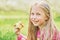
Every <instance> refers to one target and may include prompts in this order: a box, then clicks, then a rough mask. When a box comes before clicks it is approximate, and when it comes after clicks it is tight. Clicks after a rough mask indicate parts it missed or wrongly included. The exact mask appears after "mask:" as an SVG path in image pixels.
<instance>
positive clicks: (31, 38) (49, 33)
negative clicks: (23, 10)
mask: <svg viewBox="0 0 60 40" xmlns="http://www.w3.org/2000/svg"><path fill="white" fill-rule="evenodd" d="M36 5H39V7H40V8H41V9H43V11H45V12H46V13H45V14H46V16H47V17H48V20H46V26H44V29H43V30H41V31H42V32H45V34H44V39H43V38H42V37H41V38H40V40H42V39H43V40H52V37H53V34H54V32H53V30H55V25H54V23H53V18H52V14H51V13H50V8H49V5H48V4H47V3H46V2H45V1H41V2H36V3H35V4H33V5H32V7H33V6H36ZM32 7H31V9H30V12H31V10H32ZM30 14H31V13H30ZM38 29H39V28H38V27H35V26H34V25H33V24H32V22H31V21H30V15H29V27H28V36H27V40H37V31H38Z"/></svg>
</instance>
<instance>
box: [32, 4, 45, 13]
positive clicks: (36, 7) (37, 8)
mask: <svg viewBox="0 0 60 40" xmlns="http://www.w3.org/2000/svg"><path fill="white" fill-rule="evenodd" d="M31 12H44V10H43V9H42V8H41V7H39V5H35V6H33V7H32V10H31Z"/></svg>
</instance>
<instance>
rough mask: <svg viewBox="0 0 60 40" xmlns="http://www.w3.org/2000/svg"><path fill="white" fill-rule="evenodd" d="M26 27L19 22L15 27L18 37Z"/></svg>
mask: <svg viewBox="0 0 60 40" xmlns="http://www.w3.org/2000/svg"><path fill="white" fill-rule="evenodd" d="M23 27H24V26H23V24H22V22H21V21H19V22H17V23H16V24H15V25H14V29H15V30H14V31H15V33H16V34H17V35H18V34H20V30H21V29H22V28H23Z"/></svg>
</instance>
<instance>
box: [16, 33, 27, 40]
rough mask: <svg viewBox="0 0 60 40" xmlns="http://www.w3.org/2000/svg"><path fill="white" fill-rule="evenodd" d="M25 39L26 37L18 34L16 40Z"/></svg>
mask: <svg viewBox="0 0 60 40" xmlns="http://www.w3.org/2000/svg"><path fill="white" fill-rule="evenodd" d="M26 39H27V38H26V36H24V35H23V34H20V35H18V37H17V40H26Z"/></svg>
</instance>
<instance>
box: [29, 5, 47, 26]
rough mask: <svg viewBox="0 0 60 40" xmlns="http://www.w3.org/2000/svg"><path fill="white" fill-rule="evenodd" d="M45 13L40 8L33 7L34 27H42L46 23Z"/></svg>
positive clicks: (31, 15) (32, 19)
mask: <svg viewBox="0 0 60 40" xmlns="http://www.w3.org/2000/svg"><path fill="white" fill-rule="evenodd" d="M46 18H47V17H46V15H45V11H44V10H43V9H42V8H40V7H39V6H33V7H32V10H31V14H30V21H31V22H32V23H33V25H34V26H40V25H42V24H44V23H45V20H46Z"/></svg>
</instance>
